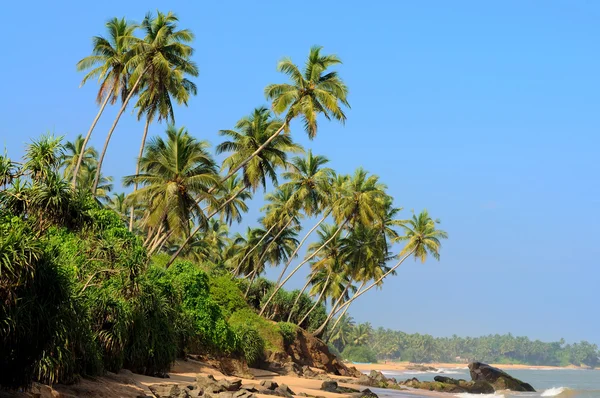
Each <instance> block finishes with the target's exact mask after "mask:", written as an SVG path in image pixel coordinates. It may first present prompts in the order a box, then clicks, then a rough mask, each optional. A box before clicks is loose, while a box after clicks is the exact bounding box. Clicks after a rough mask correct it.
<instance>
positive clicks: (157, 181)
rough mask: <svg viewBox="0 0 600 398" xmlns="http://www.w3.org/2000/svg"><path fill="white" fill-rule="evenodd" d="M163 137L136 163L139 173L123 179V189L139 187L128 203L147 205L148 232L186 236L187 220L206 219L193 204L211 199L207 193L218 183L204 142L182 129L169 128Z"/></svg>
mask: <svg viewBox="0 0 600 398" xmlns="http://www.w3.org/2000/svg"><path fill="white" fill-rule="evenodd" d="M166 134H167V137H166V140H164V139H163V138H162V137H155V138H153V139H151V140H150V142H149V143H148V145H147V146H146V149H145V152H144V156H142V158H141V160H140V167H141V172H140V173H139V174H137V175H131V176H127V177H125V178H124V179H123V181H124V183H125V185H126V186H129V185H132V184H134V183H135V182H138V183H139V184H141V185H142V188H140V189H139V190H138V191H136V192H133V193H131V194H130V195H129V196H128V200H135V201H136V202H138V203H139V202H143V203H147V211H146V215H145V217H144V218H145V220H144V224H145V226H146V227H148V230H149V233H151V234H152V235H155V236H157V237H158V236H160V235H164V232H165V230H166V229H169V230H170V233H172V234H173V235H174V236H175V237H180V238H187V237H189V229H190V224H189V221H188V220H190V219H196V220H198V223H199V224H200V225H205V221H206V217H205V216H204V213H203V211H202V209H201V208H200V207H199V206H198V204H197V202H202V201H208V202H210V201H211V200H212V195H210V194H208V190H209V189H210V188H211V187H212V186H214V185H215V184H218V183H219V177H218V173H217V168H216V164H215V161H214V160H213V158H212V157H211V156H210V154H209V153H208V151H207V148H208V143H206V142H205V141H198V140H196V139H195V138H194V137H192V136H190V135H189V134H188V132H187V130H186V129H185V128H183V127H182V128H179V129H177V128H175V127H174V126H169V127H168V128H167V131H166Z"/></svg>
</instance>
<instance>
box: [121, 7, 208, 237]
mask: <svg viewBox="0 0 600 398" xmlns="http://www.w3.org/2000/svg"><path fill="white" fill-rule="evenodd" d="M176 22H177V18H176V17H175V16H174V15H172V14H168V15H165V14H163V13H160V12H159V13H158V15H157V17H156V18H152V15H151V14H147V15H146V17H145V18H144V20H143V21H142V26H141V28H142V30H143V31H144V33H145V37H144V38H143V39H142V41H141V42H140V43H139V44H138V46H137V47H138V51H141V52H142V53H143V54H145V56H146V59H144V61H143V62H144V64H148V65H149V67H148V70H147V72H146V75H145V76H144V78H143V80H142V82H141V84H140V87H141V89H140V95H139V98H138V101H137V103H136V108H138V120H139V119H141V118H142V117H143V116H145V117H146V122H145V123H144V133H143V135H142V141H141V144H140V151H139V155H138V161H137V162H136V170H135V173H136V174H138V173H139V169H140V162H139V159H140V158H141V157H142V154H143V151H144V146H145V145H146V137H147V136H148V128H149V126H150V123H152V120H153V119H154V118H156V119H157V121H158V122H161V121H162V120H167V121H169V122H170V123H171V124H175V113H174V111H173V100H175V102H176V103H177V104H179V105H181V104H183V105H185V106H187V104H188V101H189V98H190V95H196V92H197V88H196V85H195V84H194V83H193V82H192V81H190V80H189V79H187V78H186V75H189V76H198V68H197V66H196V65H195V64H194V63H193V62H191V61H190V60H189V56H191V55H192V54H193V49H192V48H191V47H190V46H188V45H187V44H186V43H188V42H190V41H191V40H192V39H193V37H194V36H193V34H192V33H191V32H190V31H189V30H187V29H184V30H177V25H176ZM181 54H184V56H183V57H182V56H180V55H181ZM162 63H166V65H162ZM133 190H134V191H135V190H137V185H135V184H134V188H133ZM132 227H133V207H132V208H131V210H130V220H129V230H131V229H132Z"/></svg>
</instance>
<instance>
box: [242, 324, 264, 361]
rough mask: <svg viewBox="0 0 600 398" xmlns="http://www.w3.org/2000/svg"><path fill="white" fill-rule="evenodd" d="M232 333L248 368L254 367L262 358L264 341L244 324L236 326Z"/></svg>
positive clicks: (254, 330) (256, 332) (257, 332)
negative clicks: (236, 339)
mask: <svg viewBox="0 0 600 398" xmlns="http://www.w3.org/2000/svg"><path fill="white" fill-rule="evenodd" d="M234 331H235V334H236V336H237V338H238V341H239V345H240V351H241V353H242V354H243V356H244V358H245V359H246V362H247V363H248V365H250V366H254V365H256V364H257V363H258V362H259V361H260V360H261V359H262V358H263V356H264V351H265V340H264V339H263V338H262V336H261V335H260V332H259V331H258V330H256V329H254V328H252V327H251V326H249V325H245V324H237V325H236V326H235V327H234Z"/></svg>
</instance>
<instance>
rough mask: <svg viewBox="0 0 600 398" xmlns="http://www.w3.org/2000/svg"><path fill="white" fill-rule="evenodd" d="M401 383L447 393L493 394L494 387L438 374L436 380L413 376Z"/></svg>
mask: <svg viewBox="0 0 600 398" xmlns="http://www.w3.org/2000/svg"><path fill="white" fill-rule="evenodd" d="M400 384H401V385H404V386H406V387H411V388H418V389H421V390H428V391H437V392H447V393H454V394H458V393H469V394H493V393H494V387H492V385H491V384H490V383H487V382H485V381H466V380H462V379H461V380H455V379H452V378H450V377H443V376H436V377H435V378H434V381H419V379H417V378H415V377H413V378H412V379H409V380H406V381H404V382H402V383H400Z"/></svg>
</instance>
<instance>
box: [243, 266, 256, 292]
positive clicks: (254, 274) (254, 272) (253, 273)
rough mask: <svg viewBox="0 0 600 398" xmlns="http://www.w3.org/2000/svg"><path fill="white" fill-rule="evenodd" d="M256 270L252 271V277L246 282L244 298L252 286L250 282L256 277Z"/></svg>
mask: <svg viewBox="0 0 600 398" xmlns="http://www.w3.org/2000/svg"><path fill="white" fill-rule="evenodd" d="M256 274H257V272H256V271H252V279H250V282H248V288H247V289H246V293H244V298H248V293H250V288H251V287H252V284H253V283H254V278H256Z"/></svg>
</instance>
